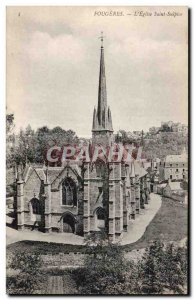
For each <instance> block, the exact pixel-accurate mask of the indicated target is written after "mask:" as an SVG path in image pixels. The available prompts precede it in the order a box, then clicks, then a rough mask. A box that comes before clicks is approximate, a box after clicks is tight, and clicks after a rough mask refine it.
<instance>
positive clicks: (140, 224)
mask: <svg viewBox="0 0 194 300" xmlns="http://www.w3.org/2000/svg"><path fill="white" fill-rule="evenodd" d="M161 204H162V199H161V196H160V195H157V194H150V202H149V204H148V205H146V208H145V209H144V210H141V211H140V214H139V215H136V219H135V220H130V221H129V222H130V224H129V230H128V232H124V234H123V238H122V240H121V242H120V243H121V245H127V244H132V243H135V242H137V241H138V240H139V239H140V238H141V237H142V236H143V234H144V232H145V230H146V228H147V226H148V225H149V224H150V222H151V221H152V220H153V218H154V217H155V215H156V213H157V212H158V210H159V209H160V207H161Z"/></svg>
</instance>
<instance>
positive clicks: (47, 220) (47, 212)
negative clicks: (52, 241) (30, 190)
mask: <svg viewBox="0 0 194 300" xmlns="http://www.w3.org/2000/svg"><path fill="white" fill-rule="evenodd" d="M44 191H45V197H44V198H45V212H44V216H45V232H51V231H52V228H51V184H50V183H48V182H47V183H45V184H44Z"/></svg>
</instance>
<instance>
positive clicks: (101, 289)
mask: <svg viewBox="0 0 194 300" xmlns="http://www.w3.org/2000/svg"><path fill="white" fill-rule="evenodd" d="M127 266H128V264H127V263H126V260H125V259H124V254H123V252H122V250H121V248H120V247H119V245H117V244H112V243H111V242H108V241H107V240H104V238H103V237H95V236H90V237H89V239H88V241H87V249H86V259H85V263H84V270H83V269H81V271H80V273H79V274H77V278H76V281H77V284H78V286H79V291H80V293H81V294H93V295H106V294H125V293H126V287H127V282H126V270H127Z"/></svg>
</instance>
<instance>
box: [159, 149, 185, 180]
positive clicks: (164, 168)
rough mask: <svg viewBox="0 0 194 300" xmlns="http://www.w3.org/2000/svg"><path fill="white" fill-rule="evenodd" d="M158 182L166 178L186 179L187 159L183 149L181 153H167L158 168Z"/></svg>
mask: <svg viewBox="0 0 194 300" xmlns="http://www.w3.org/2000/svg"><path fill="white" fill-rule="evenodd" d="M159 175H160V176H159V178H160V182H161V181H165V180H168V179H171V180H187V176H188V161H187V153H186V150H185V149H184V150H183V152H182V154H181V155H167V156H166V158H165V159H164V161H163V162H161V163H160V168H159Z"/></svg>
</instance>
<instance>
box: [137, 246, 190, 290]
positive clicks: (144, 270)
mask: <svg viewBox="0 0 194 300" xmlns="http://www.w3.org/2000/svg"><path fill="white" fill-rule="evenodd" d="M139 278H140V281H142V288H141V292H142V293H144V294H165V293H168V294H172V293H173V294H184V292H185V290H186V285H187V284H186V282H187V251H186V247H183V248H180V247H176V246H175V245H173V243H170V244H168V245H166V246H165V245H164V244H162V243H161V242H159V241H156V242H154V243H153V245H151V246H150V247H149V248H147V249H146V251H145V254H144V256H143V258H142V260H141V272H140V276H139Z"/></svg>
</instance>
